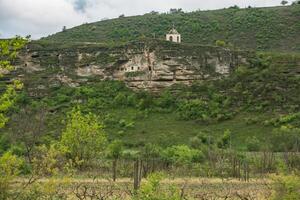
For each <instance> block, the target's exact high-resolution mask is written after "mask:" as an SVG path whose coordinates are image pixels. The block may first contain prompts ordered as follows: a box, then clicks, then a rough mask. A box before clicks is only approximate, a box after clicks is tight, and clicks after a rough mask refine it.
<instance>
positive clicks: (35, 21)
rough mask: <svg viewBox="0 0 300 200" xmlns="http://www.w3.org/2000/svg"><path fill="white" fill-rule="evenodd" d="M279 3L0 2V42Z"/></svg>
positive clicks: (163, 0) (176, 0)
mask: <svg viewBox="0 0 300 200" xmlns="http://www.w3.org/2000/svg"><path fill="white" fill-rule="evenodd" d="M280 2H281V0H0V38H8V37H12V36H15V35H21V36H26V35H31V36H32V38H33V39H38V38H40V37H45V36H47V35H49V34H53V33H56V32H59V31H61V30H62V27H63V26H66V27H67V28H71V27H74V26H77V25H80V24H83V23H89V22H95V21H99V20H101V19H104V18H115V17H118V16H119V15H121V14H125V16H132V15H141V14H144V13H147V12H151V11H153V10H154V11H159V12H168V11H169V10H170V8H182V9H183V10H184V11H193V10H199V9H200V10H212V9H220V8H227V7H230V6H233V5H238V6H239V7H241V8H243V7H247V6H249V5H250V6H253V7H266V6H275V5H279V4H280Z"/></svg>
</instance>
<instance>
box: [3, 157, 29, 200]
mask: <svg viewBox="0 0 300 200" xmlns="http://www.w3.org/2000/svg"><path fill="white" fill-rule="evenodd" d="M23 163H24V162H23V160H22V159H20V158H18V157H17V156H15V155H13V154H12V153H11V152H6V153H5V154H3V156H1V157H0V199H3V200H5V199H8V198H9V195H10V194H9V190H10V183H11V181H13V179H14V178H16V176H18V175H19V174H20V168H21V166H22V165H23Z"/></svg>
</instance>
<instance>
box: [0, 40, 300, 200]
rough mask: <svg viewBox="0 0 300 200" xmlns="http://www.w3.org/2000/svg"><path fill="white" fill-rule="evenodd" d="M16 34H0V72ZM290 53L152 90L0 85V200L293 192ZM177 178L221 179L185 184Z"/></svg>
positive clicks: (299, 129) (295, 120) (295, 144)
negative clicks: (41, 91)
mask: <svg viewBox="0 0 300 200" xmlns="http://www.w3.org/2000/svg"><path fill="white" fill-rule="evenodd" d="M25 42H26V40H23V39H21V38H17V39H15V40H12V41H1V45H2V46H1V56H0V58H1V63H0V65H1V68H3V69H5V70H10V69H13V68H12V66H11V64H10V63H11V60H13V59H14V58H15V56H16V52H17V50H19V49H20V48H21V47H22V46H23V45H24V44H25ZM299 60H300V56H299V54H297V53H294V54H277V53H258V54H257V55H256V57H254V58H253V59H252V60H251V61H250V66H247V67H245V66H239V67H237V68H236V69H235V71H234V72H233V73H232V74H231V75H230V76H229V77H227V78H224V79H221V80H214V81H206V82H195V83H194V84H193V85H192V86H183V85H175V86H173V87H171V88H168V89H167V90H165V91H161V93H159V94H153V93H150V92H147V91H139V92H136V91H132V90H130V89H128V88H127V87H126V86H125V84H124V83H121V82H117V81H101V82H99V81H95V82H94V83H92V84H89V85H84V86H81V87H76V88H72V87H69V86H62V87H56V88H52V89H51V90H50V91H49V94H47V95H45V96H43V97H42V98H40V99H36V98H34V97H32V96H30V94H29V93H30V91H28V90H27V88H26V83H25V85H23V84H22V83H21V82H20V81H13V82H8V85H7V82H5V83H3V82H2V84H1V87H2V88H3V93H2V96H1V97H0V100H1V101H0V108H1V109H0V111H1V113H0V114H1V115H0V124H1V135H0V199H5V200H6V199H68V198H69V199H70V198H75V199H76V198H77V199H126V198H128V199H142V200H144V199H145V200H154V199H159V200H161V199H166V200H176V199H197V198H198V199H199V198H200V199H201V198H202V199H214V198H217V199H218V198H219V199H228V198H230V199H255V198H256V199H263V198H266V199H267V198H271V199H274V200H277V199H283V200H296V199H299V187H300V185H299V182H300V181H299V170H300V154H299V148H300V107H299V105H300V98H299V96H300V85H299V78H300V77H299V71H298V69H299ZM3 76H5V75H4V74H3ZM23 86H24V88H23ZM186 177H190V178H200V177H202V178H203V177H206V178H212V179H211V180H215V179H213V178H216V177H217V178H220V179H221V180H222V181H224V182H221V183H220V182H219V183H209V181H208V183H203V182H202V183H203V185H204V186H205V187H206V186H207V187H212V188H214V189H211V190H209V192H207V190H206V189H205V192H203V190H201V189H200V190H197V188H196V189H195V191H194V192H193V191H192V190H193V188H194V187H195V185H199V182H197V183H195V184H194V183H190V184H189V183H182V180H185V178H186ZM126 178H127V180H128V178H130V179H129V180H130V181H129V182H128V181H122V180H126ZM168 178H169V179H174V178H179V180H180V181H181V183H180V184H178V183H177V184H176V181H173V182H172V181H164V180H165V179H168ZM103 179H108V180H109V181H107V182H105V183H104V182H103ZM145 179H146V180H147V181H145ZM229 179H234V180H235V181H240V182H241V181H244V182H245V183H244V184H245V187H248V188H251V187H252V186H253V182H251V181H254V180H258V182H255V183H254V184H258V183H259V182H260V183H259V185H260V186H261V188H260V189H261V190H259V189H257V188H252V189H251V192H250V191H246V190H243V189H239V188H236V189H232V187H233V188H234V187H237V186H236V185H241V183H240V182H239V183H238V184H236V185H234V184H233V185H234V186H232V183H231V182H228V180H229ZM263 179H267V181H263ZM101 180H102V181H101ZM118 180H119V182H117V181H118ZM200 180H201V179H200ZM124 182H125V184H124ZM129 183H130V185H129ZM251 184H252V186H251ZM101 186H103V187H104V189H103V187H101ZM220 187H222V189H219V188H220ZM224 187H225V188H226V187H228V188H229V189H228V188H226V189H224ZM225 190H230V191H232V190H233V192H228V193H226V192H224V191H225ZM240 190H242V191H240ZM253 191H256V192H255V193H253ZM259 195H262V196H259Z"/></svg>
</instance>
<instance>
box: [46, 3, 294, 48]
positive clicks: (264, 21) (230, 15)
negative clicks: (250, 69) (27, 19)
mask: <svg viewBox="0 0 300 200" xmlns="http://www.w3.org/2000/svg"><path fill="white" fill-rule="evenodd" d="M299 21H300V5H294V6H286V7H270V8H247V9H239V8H229V9H222V10H215V11H196V12H191V13H181V12H178V13H173V14H145V15H143V16H133V17H122V18H118V19H112V20H105V21H99V22H95V23H91V24H83V25H81V26H78V27H74V28H72V29H68V30H66V31H64V32H60V33H57V34H54V35H51V36H49V37H46V38H42V39H41V40H42V41H50V42H60V43H74V42H99V43H108V44H113V43H120V42H128V41H130V40H136V39H138V38H140V37H154V35H155V37H156V38H160V39H163V38H164V35H165V33H166V32H167V31H168V30H169V29H170V27H172V24H175V26H176V28H177V29H178V31H179V32H180V33H181V34H182V37H183V42H184V43H194V44H195V43H198V44H204V45H212V44H215V41H216V40H224V41H226V42H230V43H232V44H233V45H235V46H237V47H239V48H241V49H257V50H272V51H300V34H299V33H300V23H299Z"/></svg>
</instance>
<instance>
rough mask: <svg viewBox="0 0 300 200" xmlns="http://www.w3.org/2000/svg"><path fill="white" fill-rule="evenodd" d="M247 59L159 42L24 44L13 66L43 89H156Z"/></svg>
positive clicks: (222, 71)
mask: <svg viewBox="0 0 300 200" xmlns="http://www.w3.org/2000/svg"><path fill="white" fill-rule="evenodd" d="M248 57H249V52H242V51H231V50H228V49H224V48H219V47H209V46H190V45H184V44H174V43H170V42H164V41H151V42H149V41H148V42H135V43H131V44H128V45H124V46H119V47H110V48H108V47H103V46H101V45H98V44H84V45H76V46H72V47H58V48H55V46H52V47H49V46H47V47H43V46H41V45H38V44H29V45H28V47H27V49H26V51H24V52H23V53H22V54H21V55H20V59H19V60H18V62H17V65H18V66H19V69H20V70H21V71H20V72H19V73H23V74H22V76H23V77H24V79H25V80H24V81H25V82H26V77H27V78H28V79H29V78H30V77H33V76H36V77H39V79H44V80H48V82H47V83H45V84H46V85H45V86H44V87H57V86H58V85H60V84H67V85H69V86H71V87H76V86H78V85H80V84H87V83H88V82H90V81H95V80H121V81H125V82H126V84H127V85H128V86H129V87H131V88H134V89H146V90H152V91H157V90H160V89H162V88H165V87H169V86H171V85H173V84H178V83H182V84H187V85H189V84H191V83H192V82H194V81H199V80H208V79H217V78H221V77H224V76H228V75H229V74H230V73H231V71H232V70H234V69H235V67H237V66H238V65H242V64H243V65H247V64H248V63H247V58H248ZM39 87H40V88H42V87H41V86H40V85H39Z"/></svg>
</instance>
